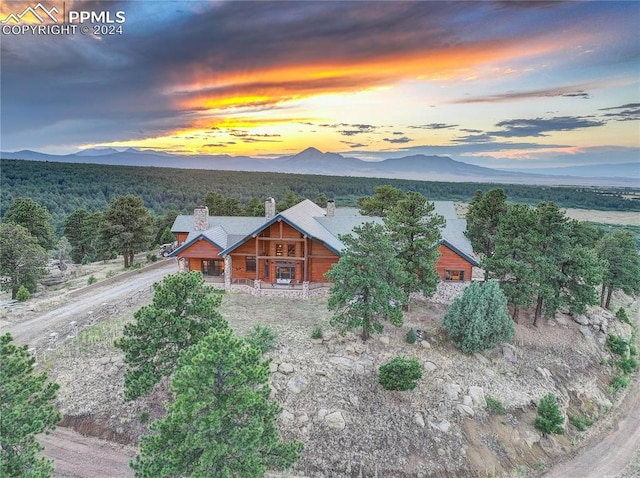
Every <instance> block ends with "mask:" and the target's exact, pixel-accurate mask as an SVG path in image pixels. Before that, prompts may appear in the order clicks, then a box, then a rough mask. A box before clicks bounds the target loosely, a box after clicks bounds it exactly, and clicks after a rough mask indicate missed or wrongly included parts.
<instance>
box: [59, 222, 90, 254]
mask: <svg viewBox="0 0 640 478" xmlns="http://www.w3.org/2000/svg"><path fill="white" fill-rule="evenodd" d="M90 217H91V214H90V213H89V211H86V210H84V209H77V210H75V211H73V213H71V214H70V215H69V217H67V220H66V221H65V222H64V236H65V237H66V238H67V240H68V241H69V243H70V244H71V260H73V262H74V263H76V264H80V263H81V262H82V259H83V258H84V257H85V256H87V255H89V254H90V253H91V251H90V240H89V239H88V238H87V237H86V232H87V229H86V225H87V222H88V221H89V218H90Z"/></svg>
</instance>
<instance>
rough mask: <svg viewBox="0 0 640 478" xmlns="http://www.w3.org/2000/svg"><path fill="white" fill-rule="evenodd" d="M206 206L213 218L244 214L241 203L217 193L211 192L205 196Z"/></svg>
mask: <svg viewBox="0 0 640 478" xmlns="http://www.w3.org/2000/svg"><path fill="white" fill-rule="evenodd" d="M204 205H205V206H207V207H208V208H209V214H210V215H212V216H241V215H242V213H243V207H242V203H240V201H238V200H237V199H236V198H233V197H226V196H223V195H222V194H220V193H216V192H210V193H209V194H207V195H206V196H205V198H204Z"/></svg>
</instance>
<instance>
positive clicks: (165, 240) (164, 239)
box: [159, 227, 176, 244]
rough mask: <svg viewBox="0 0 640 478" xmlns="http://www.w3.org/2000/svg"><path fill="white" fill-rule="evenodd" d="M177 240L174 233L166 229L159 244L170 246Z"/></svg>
mask: <svg viewBox="0 0 640 478" xmlns="http://www.w3.org/2000/svg"><path fill="white" fill-rule="evenodd" d="M175 240H176V236H174V235H173V233H172V232H171V230H170V229H169V228H168V227H165V228H164V231H162V235H161V236H160V242H159V244H168V243H170V242H173V241H175Z"/></svg>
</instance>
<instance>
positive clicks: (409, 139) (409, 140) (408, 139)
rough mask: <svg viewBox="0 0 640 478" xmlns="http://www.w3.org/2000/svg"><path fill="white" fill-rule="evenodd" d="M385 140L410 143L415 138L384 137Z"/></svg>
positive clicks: (395, 142)
mask: <svg viewBox="0 0 640 478" xmlns="http://www.w3.org/2000/svg"><path fill="white" fill-rule="evenodd" d="M383 141H386V142H387V143H394V144H402V143H410V142H411V141H413V140H412V139H411V138H407V137H406V136H403V137H402V138H384V139H383Z"/></svg>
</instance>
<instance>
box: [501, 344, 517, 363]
mask: <svg viewBox="0 0 640 478" xmlns="http://www.w3.org/2000/svg"><path fill="white" fill-rule="evenodd" d="M502 357H503V358H504V359H505V360H506V361H507V362H509V363H516V362H517V361H518V354H517V352H516V348H515V347H514V346H513V345H511V344H502Z"/></svg>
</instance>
